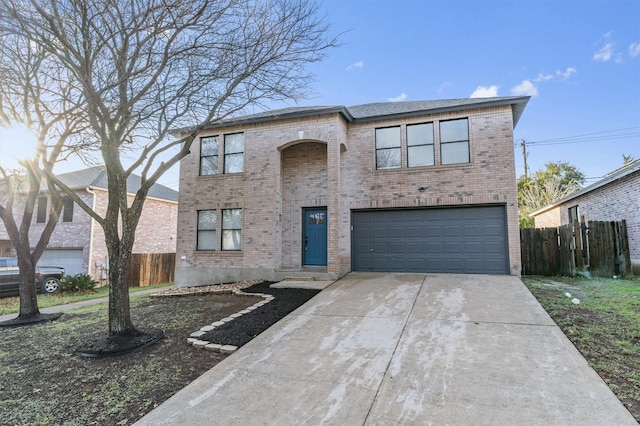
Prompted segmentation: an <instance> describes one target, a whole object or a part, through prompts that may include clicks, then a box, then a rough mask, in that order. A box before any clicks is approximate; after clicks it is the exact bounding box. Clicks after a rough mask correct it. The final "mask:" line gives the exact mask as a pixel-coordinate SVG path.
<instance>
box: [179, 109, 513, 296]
mask: <svg viewBox="0 0 640 426" xmlns="http://www.w3.org/2000/svg"><path fill="white" fill-rule="evenodd" d="M453 118H468V119H469V126H470V140H471V142H470V150H471V162H470V163H469V164H460V165H444V166H443V165H439V161H438V163H437V164H436V165H435V166H428V167H419V168H411V169H409V168H406V161H407V160H406V141H405V140H404V138H403V140H402V152H403V159H402V165H403V168H402V169H398V170H384V171H383V170H376V169H375V128H376V127H384V126H392V125H401V126H406V125H407V124H412V123H423V122H434V128H435V130H436V140H437V139H438V135H437V132H438V125H437V123H438V121H439V120H446V119H453ZM512 120H513V118H512V114H511V107H510V106H503V107H494V108H485V109H482V110H469V111H465V112H464V113H460V112H458V113H454V112H452V113H443V114H438V115H425V116H421V117H416V118H410V119H402V120H385V121H378V122H371V123H366V124H348V123H346V122H345V121H344V119H343V118H342V117H341V116H340V115H338V114H333V115H326V116H318V117H308V118H304V119H291V120H279V121H275V122H268V123H259V124H250V125H247V126H244V127H239V126H238V127H229V128H225V129H221V130H216V131H207V132H204V133H203V134H202V136H208V135H221V136H222V135H223V134H229V133H235V132H244V135H245V153H244V173H239V174H229V175H225V174H219V175H215V176H199V158H200V142H199V140H196V141H195V142H194V144H193V146H192V148H191V154H190V155H188V156H187V157H185V158H184V159H183V160H182V162H181V167H180V204H179V207H178V239H177V261H176V266H177V268H176V283H177V284H180V285H187V284H203V283H206V282H207V281H208V282H215V281H220V280H227V279H234V278H238V277H242V278H247V277H262V278H269V276H270V274H271V275H272V276H275V275H277V274H276V273H275V271H277V270H278V269H281V268H295V267H299V265H300V263H301V257H302V256H301V247H302V244H301V240H300V239H301V236H302V229H301V226H302V225H301V219H302V208H303V207H314V206H326V207H327V214H328V231H327V232H328V244H329V248H328V265H327V272H328V273H331V274H335V275H336V276H339V275H341V274H344V273H346V272H347V271H349V270H350V267H351V265H350V253H351V242H350V234H351V233H350V221H351V210H352V209H363V208H386V207H419V206H461V205H478V204H487V203H490V204H501V205H505V206H506V208H507V218H508V237H509V257H510V270H511V272H512V273H514V274H519V273H520V243H519V230H518V214H517V197H516V184H515V161H514V152H513V149H514V148H513V128H512V127H513V126H512V123H513V121H512ZM402 133H403V134H404V132H402ZM220 154H222V150H220ZM436 158H439V151H438V146H437V145H436ZM421 186H424V187H426V188H427V189H426V190H425V191H424V192H419V191H418V187H421ZM227 208H242V209H243V230H242V232H243V249H242V251H240V252H223V251H221V250H220V242H219V241H218V242H217V247H216V250H215V251H196V250H195V248H196V240H197V224H196V220H197V211H198V210H205V209H216V210H217V211H218V219H219V220H218V225H217V226H218V228H217V232H218V240H220V234H221V224H220V222H221V221H220V214H221V210H222V209H227ZM336 219H337V220H336ZM225 271H229V273H228V274H226V273H225Z"/></svg>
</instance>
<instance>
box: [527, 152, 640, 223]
mask: <svg viewBox="0 0 640 426" xmlns="http://www.w3.org/2000/svg"><path fill="white" fill-rule="evenodd" d="M636 172H640V159H637V160H634V161H632V162H630V163H629V164H625V165H624V166H622V167H620V168H617V169H615V170H614V171H612V172H609V173H607V175H606V176H605V177H603V178H602V179H600V180H599V181H597V182H595V183H592V184H591V185H588V186H585V187H584V188H580V189H578V190H577V191H575V192H572V193H571V194H569V195H567V196H566V197H564V198H561V199H559V200H558V201H555V202H553V203H551V204H549V205H548V206H545V207H543V208H541V209H539V210H536V211H535V212H533V213H530V214H529V216H531V217H533V216H537V215H539V214H542V213H544V212H546V211H549V210H551V209H553V208H554V207H557V206H559V205H561V204H564V203H566V202H567V201H571V200H573V199H574V198H578V197H580V196H581V195H584V194H587V193H589V192H591V191H594V190H596V189H598V188H602V187H603V186H606V185H609V184H610V183H612V182H616V181H619V180H620V179H622V178H623V177H626V176H629V175H630V174H632V173H636Z"/></svg>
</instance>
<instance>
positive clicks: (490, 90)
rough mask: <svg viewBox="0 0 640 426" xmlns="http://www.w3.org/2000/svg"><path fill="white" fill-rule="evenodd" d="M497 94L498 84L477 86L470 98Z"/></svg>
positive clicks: (488, 96) (489, 96)
mask: <svg viewBox="0 0 640 426" xmlns="http://www.w3.org/2000/svg"><path fill="white" fill-rule="evenodd" d="M496 96H498V86H496V85H493V86H478V87H476V90H474V91H473V93H472V94H471V96H469V97H470V98H495V97H496Z"/></svg>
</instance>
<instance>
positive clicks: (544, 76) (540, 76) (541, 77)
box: [533, 73, 553, 82]
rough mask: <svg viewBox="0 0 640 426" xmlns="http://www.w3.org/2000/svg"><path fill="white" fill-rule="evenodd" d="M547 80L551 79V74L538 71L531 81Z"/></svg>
mask: <svg viewBox="0 0 640 426" xmlns="http://www.w3.org/2000/svg"><path fill="white" fill-rule="evenodd" d="M549 80H553V74H543V73H539V74H538V76H537V77H536V78H534V79H533V81H535V82H538V81H549Z"/></svg>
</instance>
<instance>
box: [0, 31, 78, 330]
mask: <svg viewBox="0 0 640 426" xmlns="http://www.w3.org/2000/svg"><path fill="white" fill-rule="evenodd" d="M0 53H1V54H0V125H2V126H9V125H12V124H16V123H21V124H24V125H25V126H27V127H28V128H30V129H32V130H33V131H34V134H35V137H36V150H35V152H34V153H28V154H26V155H27V156H26V158H24V159H22V160H21V165H22V166H23V168H22V169H13V168H7V167H4V166H3V165H2V164H0V219H2V222H3V223H4V225H5V228H6V229H7V233H8V234H9V238H10V239H11V242H12V244H13V246H14V249H15V251H16V253H17V257H18V267H19V269H20V312H19V315H18V320H19V321H32V320H34V319H37V318H38V317H39V316H40V312H39V309H38V300H37V295H36V287H35V285H34V283H35V281H36V274H35V267H36V263H37V262H38V260H39V259H40V257H41V256H42V253H43V252H44V249H45V248H46V247H47V244H48V243H49V238H50V237H51V234H52V233H53V231H54V229H55V226H56V224H57V222H58V217H59V215H60V211H61V209H62V205H63V203H62V198H61V197H60V195H59V193H58V191H57V190H56V188H55V186H54V185H53V184H52V182H51V181H50V180H48V179H47V177H46V174H47V173H48V174H51V173H52V170H53V166H54V164H55V162H56V161H57V160H58V159H59V158H61V157H64V156H65V155H67V154H68V153H69V152H70V150H73V145H74V144H73V143H72V140H73V136H74V134H75V132H77V131H78V130H79V126H78V125H79V123H78V121H77V120H76V116H75V115H73V114H65V113H63V111H73V110H74V108H75V106H74V105H73V104H70V103H69V102H70V101H71V100H74V99H75V100H76V101H77V100H78V98H79V97H81V93H80V92H78V91H77V90H74V88H73V87H71V86H69V85H68V82H67V81H66V80H65V78H64V75H65V73H64V70H58V72H57V73H55V72H48V73H41V72H40V69H41V68H42V67H44V66H47V62H48V61H47V60H46V51H45V50H44V49H42V48H40V47H38V46H36V45H30V43H29V39H28V38H26V37H24V36H21V35H19V34H6V33H4V34H1V35H0ZM51 92H55V93H56V94H57V93H64V94H65V96H63V97H62V98H60V99H59V100H57V102H62V103H61V104H50V103H49V102H48V100H49V99H52V97H51V96H50V95H51ZM54 98H55V95H54ZM14 143H20V142H19V141H15V142H14ZM48 144H49V145H48ZM43 183H48V185H46V186H47V187H48V193H49V194H50V196H51V203H50V204H49V206H50V209H49V216H48V219H47V221H46V224H45V226H44V228H43V230H42V232H41V234H40V236H39V238H38V239H37V241H35V242H32V241H30V237H29V230H30V228H31V223H32V219H33V212H34V206H35V203H36V199H37V198H38V194H39V193H40V191H41V189H42V188H43V187H44V186H45V185H43ZM32 243H34V244H32Z"/></svg>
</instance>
